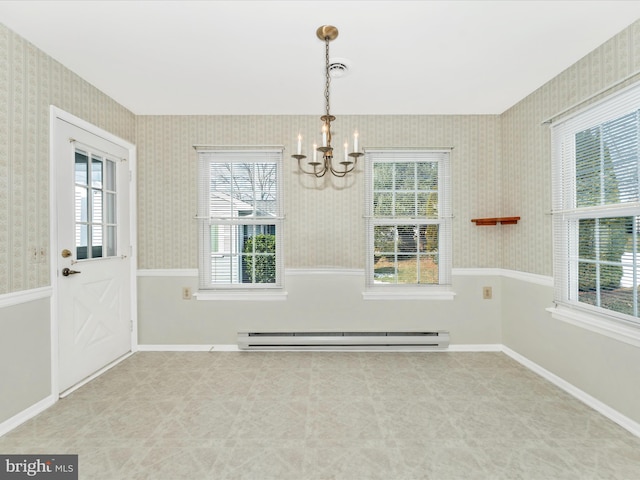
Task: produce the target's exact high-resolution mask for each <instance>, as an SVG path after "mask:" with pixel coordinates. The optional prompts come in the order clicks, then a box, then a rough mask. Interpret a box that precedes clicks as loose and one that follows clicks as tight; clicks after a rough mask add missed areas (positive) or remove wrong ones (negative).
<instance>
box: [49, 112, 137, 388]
mask: <svg viewBox="0 0 640 480" xmlns="http://www.w3.org/2000/svg"><path fill="white" fill-rule="evenodd" d="M49 111H50V114H49V199H50V202H49V223H50V228H49V236H50V237H49V238H50V248H49V252H51V254H50V255H49V257H50V273H51V288H52V295H51V305H50V307H51V392H52V394H53V395H54V396H55V397H56V398H57V397H58V396H59V394H60V393H61V392H60V387H59V371H58V367H59V364H58V322H59V319H58V275H57V268H58V267H57V252H59V251H60V250H59V248H58V226H57V218H56V212H57V205H58V201H57V195H56V191H57V189H56V172H55V162H54V159H53V155H54V152H55V148H54V141H55V139H54V132H55V123H56V120H58V119H60V120H64V121H65V122H67V123H70V124H72V125H74V126H76V127H78V128H81V129H83V130H86V131H87V132H90V133H92V134H94V135H96V136H98V137H101V138H104V139H105V140H108V141H110V142H113V143H115V144H117V145H120V146H121V147H122V148H125V149H126V150H128V151H129V169H130V172H131V173H130V174H131V181H130V182H129V193H130V225H129V228H130V230H129V231H130V238H131V251H130V258H131V262H130V272H129V275H130V278H131V292H130V295H131V312H130V315H131V321H132V328H131V352H132V353H133V352H136V351H137V350H138V317H137V311H138V308H137V305H138V301H137V275H136V271H137V264H138V256H137V248H136V247H137V230H136V226H137V205H136V146H135V145H134V144H132V143H130V142H128V141H126V140H123V139H122V138H119V137H117V136H116V135H114V134H112V133H109V132H107V131H105V130H103V129H101V128H99V127H96V126H95V125H93V124H91V123H89V122H87V121H86V120H83V119H81V118H79V117H76V116H75V115H72V114H70V113H68V112H65V111H64V110H62V109H60V108H58V107H55V106H53V105H51V106H50V107H49ZM124 358H126V356H124V357H122V358H121V359H118V360H123V359H124ZM112 366H113V364H110V365H109V367H112ZM101 372H102V371H101Z"/></svg>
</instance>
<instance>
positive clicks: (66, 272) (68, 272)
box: [62, 267, 82, 277]
mask: <svg viewBox="0 0 640 480" xmlns="http://www.w3.org/2000/svg"><path fill="white" fill-rule="evenodd" d="M76 273H82V272H78V271H77V270H71V269H70V268H66V267H65V268H63V269H62V276H63V277H68V276H69V275H75V274H76Z"/></svg>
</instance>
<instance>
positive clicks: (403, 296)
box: [362, 288, 456, 300]
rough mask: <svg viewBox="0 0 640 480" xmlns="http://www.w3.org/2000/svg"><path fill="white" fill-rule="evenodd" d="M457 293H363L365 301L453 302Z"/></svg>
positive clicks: (389, 291)
mask: <svg viewBox="0 0 640 480" xmlns="http://www.w3.org/2000/svg"><path fill="white" fill-rule="evenodd" d="M455 296H456V293H455V292H453V291H451V290H448V289H447V290H445V289H433V290H432V289H429V290H426V289H424V290H423V289H412V290H405V289H393V288H392V289H379V290H378V289H371V290H367V291H365V292H362V298H363V299H364V300H453V299H454V297H455Z"/></svg>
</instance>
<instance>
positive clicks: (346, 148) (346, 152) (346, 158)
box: [344, 142, 349, 162]
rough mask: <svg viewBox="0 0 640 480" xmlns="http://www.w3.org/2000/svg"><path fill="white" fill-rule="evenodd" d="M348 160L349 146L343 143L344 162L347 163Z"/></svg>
mask: <svg viewBox="0 0 640 480" xmlns="http://www.w3.org/2000/svg"><path fill="white" fill-rule="evenodd" d="M348 160H349V144H348V143H347V142H344V161H345V162H346V161H348Z"/></svg>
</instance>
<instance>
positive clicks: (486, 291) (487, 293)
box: [482, 287, 493, 300]
mask: <svg viewBox="0 0 640 480" xmlns="http://www.w3.org/2000/svg"><path fill="white" fill-rule="evenodd" d="M492 296H493V292H492V291H491V287H482V298H483V299H484V300H491V297H492Z"/></svg>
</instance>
